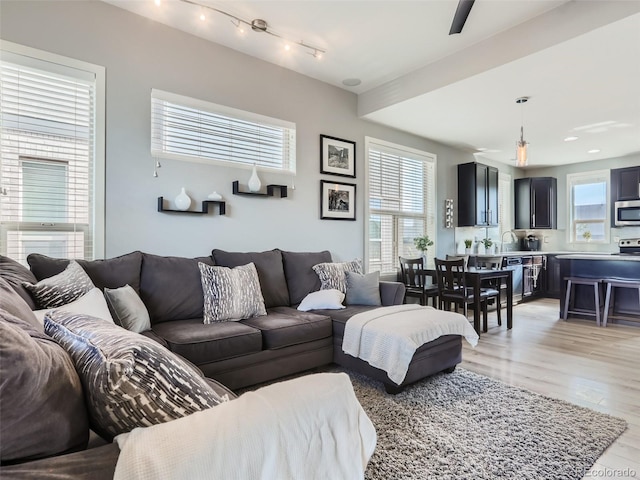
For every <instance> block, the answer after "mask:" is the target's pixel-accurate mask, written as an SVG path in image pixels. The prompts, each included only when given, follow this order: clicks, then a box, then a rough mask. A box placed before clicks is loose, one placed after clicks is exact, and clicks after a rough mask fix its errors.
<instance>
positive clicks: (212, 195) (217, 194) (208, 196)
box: [207, 192, 222, 200]
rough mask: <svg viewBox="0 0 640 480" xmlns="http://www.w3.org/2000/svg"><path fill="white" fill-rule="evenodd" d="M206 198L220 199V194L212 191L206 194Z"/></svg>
mask: <svg viewBox="0 0 640 480" xmlns="http://www.w3.org/2000/svg"><path fill="white" fill-rule="evenodd" d="M207 198H208V199H209V200H222V195H220V194H219V193H218V192H213V193H210V194H209V195H207Z"/></svg>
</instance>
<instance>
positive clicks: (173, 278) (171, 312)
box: [140, 253, 213, 325]
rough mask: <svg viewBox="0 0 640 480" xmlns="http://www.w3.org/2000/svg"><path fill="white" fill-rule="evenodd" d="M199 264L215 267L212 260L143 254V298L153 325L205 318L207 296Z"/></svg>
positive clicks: (141, 282)
mask: <svg viewBox="0 0 640 480" xmlns="http://www.w3.org/2000/svg"><path fill="white" fill-rule="evenodd" d="M198 262H202V263H206V264H207V265H213V262H212V260H211V258H209V257H198V258H183V257H161V256H159V255H151V254H149V253H144V254H142V273H141V275H140V298H142V301H143V302H144V304H145V305H146V306H147V310H148V311H149V317H150V318H151V325H154V324H156V323H160V322H166V321H169V320H185V319H187V318H196V317H200V318H202V311H203V307H204V295H203V293H202V283H201V281H200V269H199V268H198Z"/></svg>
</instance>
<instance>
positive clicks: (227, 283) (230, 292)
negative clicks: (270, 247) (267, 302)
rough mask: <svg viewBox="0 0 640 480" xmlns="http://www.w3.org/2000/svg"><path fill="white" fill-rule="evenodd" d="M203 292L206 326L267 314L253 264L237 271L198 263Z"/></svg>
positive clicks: (240, 267) (241, 267) (236, 269)
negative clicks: (207, 324)
mask: <svg viewBox="0 0 640 480" xmlns="http://www.w3.org/2000/svg"><path fill="white" fill-rule="evenodd" d="M198 267H199V268H200V279H201V280H202V291H203V292H204V323H212V322H225V321H228V320H242V319H243V318H251V317H257V316H259V315H266V314H267V311H266V309H265V307H264V299H263V298H262V291H261V290H260V280H258V272H257V270H256V267H255V265H254V264H253V263H248V264H247V265H241V266H239V267H235V268H228V267H212V266H211V265H207V264H205V263H202V262H200V263H198Z"/></svg>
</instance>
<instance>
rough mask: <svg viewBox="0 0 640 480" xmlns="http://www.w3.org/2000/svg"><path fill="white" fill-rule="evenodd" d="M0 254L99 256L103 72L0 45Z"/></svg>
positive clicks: (101, 243)
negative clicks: (0, 47)
mask: <svg viewBox="0 0 640 480" xmlns="http://www.w3.org/2000/svg"><path fill="white" fill-rule="evenodd" d="M1 46H2V51H1V53H2V57H1V64H0V66H1V67H2V70H1V72H0V119H1V121H2V123H1V128H0V253H2V254H3V255H7V256H9V257H12V258H14V259H16V260H18V261H20V262H22V263H25V262H26V257H27V255H29V254H30V253H43V254H45V255H50V256H54V257H68V258H83V259H93V258H96V257H101V256H103V255H104V240H103V239H104V213H103V211H104V200H103V199H104V173H103V172H104V135H103V134H102V133H101V132H103V131H104V128H103V127H102V125H103V124H104V121H103V118H104V69H103V68H102V67H97V66H94V65H89V64H86V63H84V62H78V61H75V60H72V59H67V58H64V57H60V56H57V55H52V54H48V53H46V52H41V51H38V50H34V49H30V48H26V47H22V46H20V45H15V44H12V43H9V42H2V44H1Z"/></svg>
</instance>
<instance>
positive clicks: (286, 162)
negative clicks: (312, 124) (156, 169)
mask: <svg viewBox="0 0 640 480" xmlns="http://www.w3.org/2000/svg"><path fill="white" fill-rule="evenodd" d="M162 102H169V103H171V104H174V105H176V106H178V107H179V108H187V109H192V110H194V111H201V112H206V113H208V114H211V115H215V116H219V117H223V118H227V119H229V120H230V121H232V122H237V124H238V125H240V124H242V123H249V124H255V125H261V126H264V127H267V128H277V129H282V130H283V136H288V137H289V138H288V139H287V140H286V141H284V140H283V151H282V158H281V164H280V166H278V167H273V166H270V165H265V164H263V163H261V161H260V158H255V159H251V160H247V161H239V160H235V159H233V158H217V157H216V158H214V157H210V156H197V155H187V154H183V153H175V152H170V151H167V150H166V149H165V148H164V146H163V144H164V143H165V140H164V138H165V136H166V133H165V132H166V130H165V128H164V125H162V123H163V120H166V118H167V117H166V115H164V114H161V113H159V110H160V109H161V108H162V105H161V104H162ZM150 120H151V131H150V132H151V150H150V151H151V156H152V157H154V158H164V159H170V160H179V161H183V162H192V163H202V164H205V165H220V166H226V167H234V168H243V169H247V168H253V166H254V164H255V165H256V167H257V169H258V170H261V171H269V172H277V173H280V174H285V175H292V176H295V175H296V153H297V152H296V140H297V138H296V136H297V130H296V124H295V123H294V122H290V121H287V120H281V119H278V118H274V117H268V116H266V115H261V114H258V113H253V112H248V111H245V110H240V109H237V108H233V107H228V106H226V105H220V104H217V103H213V102H208V101H205V100H200V99H196V98H192V97H187V96H185V95H179V94H176V93H171V92H166V91H164V90H159V89H155V88H154V89H151V118H150ZM165 123H166V122H165ZM198 125H201V124H198ZM193 138H194V139H195V138H196V137H195V136H194V137H193ZM211 138H212V139H215V138H216V137H211ZM251 138H252V141H253V142H255V141H256V137H251ZM258 143H259V142H258ZM232 147H233V145H232V143H231V144H227V148H229V149H231V148H232ZM240 151H242V152H247V151H248V149H241V150H240Z"/></svg>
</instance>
